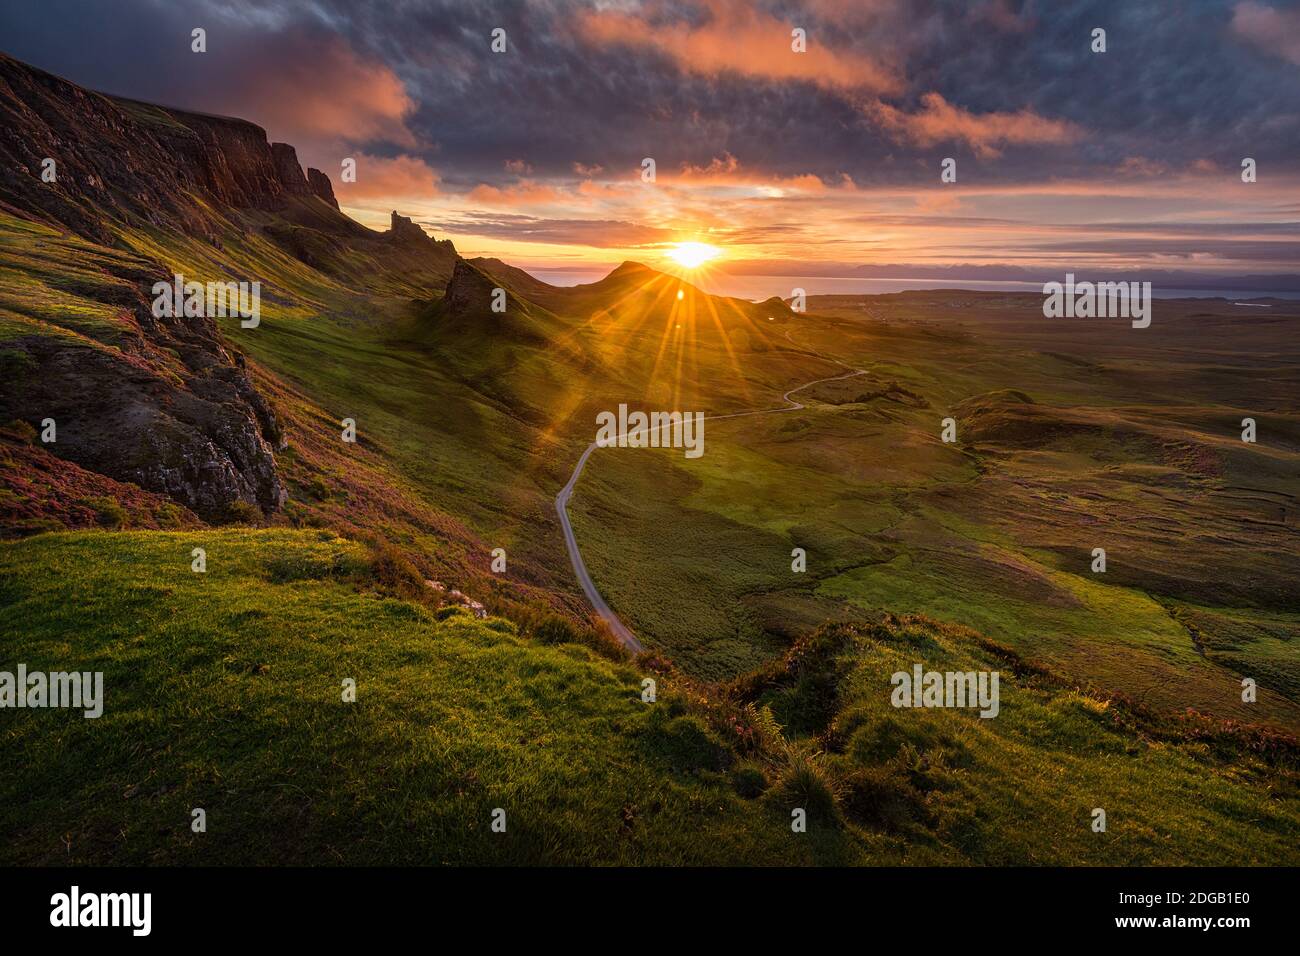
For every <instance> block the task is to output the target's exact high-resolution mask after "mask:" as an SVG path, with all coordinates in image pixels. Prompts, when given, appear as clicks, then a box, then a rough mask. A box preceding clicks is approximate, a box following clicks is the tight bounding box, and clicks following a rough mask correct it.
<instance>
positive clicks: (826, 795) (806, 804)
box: [767, 749, 839, 823]
mask: <svg viewBox="0 0 1300 956" xmlns="http://www.w3.org/2000/svg"><path fill="white" fill-rule="evenodd" d="M767 797H768V799H769V800H771V802H772V803H774V804H775V805H776V806H778V807H780V808H781V809H783V810H793V809H795V808H796V807H802V808H803V809H804V810H806V811H807V812H808V817H809V819H810V820H813V821H819V822H821V823H831V822H834V821H835V820H837V819H838V817H839V807H838V802H839V785H838V784H837V783H836V781H835V778H834V776H833V775H832V773H831V771H830V768H829V767H827V766H826V762H825V761H824V760H823V759H822V758H821V755H819V754H805V753H803V752H801V751H798V750H794V749H790V750H789V751H788V752H787V756H786V763H785V766H784V767H783V768H782V770H781V776H780V777H779V778H778V779H777V782H776V785H775V786H773V787H772V788H771V789H770V790H768V792H767Z"/></svg>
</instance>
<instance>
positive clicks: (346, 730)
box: [0, 529, 1300, 865]
mask: <svg viewBox="0 0 1300 956" xmlns="http://www.w3.org/2000/svg"><path fill="white" fill-rule="evenodd" d="M194 547H203V548H204V549H205V550H206V554H207V568H208V570H207V572H206V573H205V574H198V573H194V572H193V571H191V569H190V562H191V557H190V551H191V549H192V548H194ZM370 560H371V559H370V557H369V553H368V552H367V551H366V549H364V548H362V547H360V546H359V545H357V544H355V543H353V542H350V541H347V540H344V539H340V538H337V537H335V536H334V535H333V534H332V533H330V532H327V531H318V532H302V531H283V530H264V531H249V530H236V529H232V530H224V531H192V532H180V533H168V532H117V533H108V532H77V533H58V534H45V535H39V536H36V537H33V538H29V539H26V540H24V541H21V542H10V543H5V544H3V545H0V607H2V608H3V610H2V611H0V613H2V614H3V618H4V624H5V626H4V632H5V633H6V635H8V636H7V637H6V639H5V642H4V644H3V655H2V656H0V669H6V670H13V669H14V668H15V667H16V665H17V664H18V663H19V662H21V663H24V664H26V665H27V667H28V668H29V670H65V669H78V670H90V671H103V672H104V685H105V693H104V714H103V716H102V717H100V718H98V719H94V720H87V719H85V718H83V717H82V716H81V715H80V713H79V712H76V713H74V712H69V711H64V710H21V711H20V710H6V711H4V712H3V727H2V731H0V732H2V742H3V746H2V747H0V829H3V832H5V833H6V842H5V845H4V850H3V851H2V853H0V859H2V860H3V862H6V863H43V864H54V863H65V864H86V863H116V864H127V863H179V864H198V865H206V864H220V863H259V864H268V863H276V864H283V863H326V864H328V863H339V864H345V863H350V864H370V863H419V864H438V863H449V864H450V863H461V864H464V863H522V864H540V863H552V864H577V863H650V864H722V863H730V864H777V863H780V864H804V863H814V862H816V863H868V862H870V863H909V862H910V863H999V862H1012V863H1172V862H1190V863H1261V862H1270V863H1281V862H1290V863H1294V862H1295V861H1296V849H1295V846H1294V842H1293V841H1292V840H1291V839H1290V835H1291V834H1293V833H1294V832H1295V828H1296V826H1297V824H1300V814H1298V813H1297V806H1296V801H1295V783H1294V767H1293V765H1292V763H1291V761H1292V755H1291V752H1290V751H1289V750H1286V749H1285V748H1283V749H1281V750H1278V749H1277V746H1278V745H1275V744H1270V743H1269V740H1268V739H1267V738H1264V739H1262V740H1263V743H1264V744H1266V745H1267V746H1262V747H1260V746H1256V747H1254V748H1252V747H1251V746H1249V743H1250V740H1251V739H1253V738H1243V737H1239V736H1236V735H1234V734H1235V732H1232V731H1230V730H1222V729H1214V728H1215V727H1217V725H1210V724H1205V725H1202V724H1195V725H1191V729H1189V728H1188V727H1185V726H1183V725H1181V724H1174V725H1166V724H1162V723H1158V722H1152V721H1151V719H1150V718H1148V717H1144V716H1142V715H1141V714H1140V713H1137V714H1136V716H1135V712H1131V711H1129V710H1128V709H1126V707H1125V706H1124V705H1123V704H1122V703H1108V702H1106V701H1102V700H1098V699H1096V698H1092V697H1088V696H1085V695H1081V694H1079V693H1078V692H1076V691H1073V690H1070V689H1068V688H1066V687H1063V686H1060V685H1058V684H1055V683H1053V682H1051V681H1047V680H1046V679H1043V678H1039V677H1035V676H1034V674H1033V673H1032V672H1026V673H1024V674H1022V675H1021V676H1016V675H1015V673H1014V672H1015V671H1017V669H1018V667H1019V665H1018V664H1017V663H1015V661H1014V659H1012V658H1007V657H1006V656H1005V655H1002V654H1000V653H999V652H994V651H992V650H989V649H988V648H987V647H986V646H985V645H983V644H981V642H980V640H979V639H978V638H977V637H976V636H975V635H973V634H971V633H969V632H965V631H962V630H960V629H955V628H952V627H947V626H940V625H936V624H933V623H929V622H924V621H906V622H901V623H895V624H892V625H886V626H880V627H857V628H843V629H832V630H831V631H826V632H823V637H822V638H820V639H819V641H818V642H814V643H813V645H810V646H811V650H808V651H806V652H805V653H804V654H803V657H802V660H803V661H804V664H803V665H802V666H801V667H799V668H793V669H792V668H786V667H784V666H776V667H774V668H772V669H769V670H768V671H766V672H765V674H764V675H760V676H759V677H756V678H754V679H752V680H751V681H750V682H749V683H748V684H747V685H745V686H747V687H748V690H742V691H741V693H742V696H744V695H749V696H750V697H751V699H753V700H755V701H756V702H757V703H759V704H761V705H763V706H765V707H768V708H770V710H771V712H772V713H773V714H774V715H775V717H776V720H775V722H773V721H772V720H771V718H770V717H769V718H765V719H766V720H767V721H768V722H767V723H766V724H763V723H762V722H761V721H760V723H759V724H757V725H755V726H759V727H761V728H762V729H761V732H760V734H759V737H758V738H752V737H745V736H743V735H742V736H733V735H729V734H728V733H726V732H724V730H722V729H721V728H723V727H724V726H725V725H729V724H731V723H732V722H734V720H735V719H737V718H735V717H727V716H724V715H726V714H740V713H742V712H741V711H735V710H733V709H728V708H731V707H733V706H734V705H730V704H727V703H726V699H727V698H725V697H721V696H714V697H713V698H712V699H710V698H707V697H701V696H700V695H699V692H698V691H696V690H692V689H691V685H690V684H689V683H686V684H682V683H680V682H679V681H678V680H677V679H675V678H670V677H664V676H663V675H660V677H661V680H662V684H661V692H660V697H659V700H658V701H657V702H656V703H655V704H653V705H647V704H645V703H642V702H641V700H640V692H641V679H642V677H643V676H644V673H645V672H644V671H643V670H642V669H641V668H639V667H636V666H632V665H627V664H617V663H612V662H610V661H608V660H605V659H603V658H599V657H596V656H595V655H593V654H592V653H591V652H590V651H588V650H587V649H585V648H582V647H578V646H576V645H563V644H562V645H542V644H536V643H532V642H530V641H527V640H524V639H521V638H520V637H518V636H516V634H515V633H514V631H515V628H514V626H513V625H512V624H511V623H510V622H507V621H503V620H500V619H487V620H483V621H480V620H476V619H474V618H472V617H470V616H468V615H465V614H463V613H453V614H450V615H449V616H448V615H444V614H435V613H434V612H433V611H432V610H430V608H428V607H426V606H424V605H422V604H418V603H412V602H410V601H406V600H398V599H395V598H393V597H390V596H386V594H385V593H384V592H383V591H382V589H381V588H380V586H379V585H378V584H377V583H376V580H375V578H374V575H373V573H372V571H371V565H370ZM70 595H73V596H75V598H73V599H70V597H69V596H70ZM439 618H445V619H442V620H440V619H439ZM20 621H21V622H23V624H22V627H21V628H19V627H17V626H15V624H16V622H20ZM846 635H847V636H846ZM916 661H921V662H924V663H925V664H926V666H930V667H936V668H939V667H942V668H945V669H968V668H974V667H978V668H982V669H988V668H992V669H999V670H1001V671H1002V672H1003V681H1002V685H1001V691H1002V713H1001V715H1000V716H999V717H998V718H996V719H994V720H989V721H982V720H980V719H979V718H977V717H975V716H973V715H972V714H970V713H967V712H953V711H935V710H928V711H919V710H911V711H897V710H894V709H893V708H891V707H890V706H889V702H888V701H889V688H888V686H887V677H888V674H889V673H890V672H891V671H893V670H895V669H909V668H910V666H911V664H912V663H913V662H916ZM794 673H800V674H803V675H804V676H803V677H802V678H801V679H799V680H797V681H793V682H792V681H791V679H790V678H789V676H788V675H790V674H794ZM818 675H821V676H818ZM345 678H353V679H355V680H356V682H357V700H356V702H355V703H345V702H343V700H342V696H341V691H342V682H343V680H344V679H345ZM748 713H751V714H752V713H754V712H753V711H749V712H748ZM743 719H745V720H751V721H752V720H754V719H756V718H753V717H751V718H743ZM779 725H785V727H786V730H785V731H784V734H783V733H782V731H781V729H780V726H779ZM755 740H757V742H755ZM746 741H749V742H748V743H746ZM742 794H744V796H742ZM792 806H804V807H805V808H806V809H808V810H809V814H810V827H809V832H808V833H807V834H803V835H797V834H793V833H791V832H790V830H789V811H790V808H791V807H792ZM1093 806H1102V807H1105V808H1106V809H1107V812H1108V817H1109V821H1110V826H1109V829H1108V831H1107V833H1105V834H1095V833H1093V832H1092V831H1091V830H1090V828H1089V823H1090V816H1089V814H1090V812H1091V808H1092V807H1093ZM195 807H201V808H203V809H204V810H205V811H206V813H207V832H205V833H194V832H192V830H191V828H190V820H191V810H192V809H193V808H195ZM497 807H500V808H503V809H505V811H506V820H507V830H506V833H504V834H500V833H493V832H492V830H491V827H490V820H491V814H492V811H493V810H494V808H497Z"/></svg>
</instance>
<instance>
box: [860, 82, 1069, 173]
mask: <svg viewBox="0 0 1300 956" xmlns="http://www.w3.org/2000/svg"><path fill="white" fill-rule="evenodd" d="M921 104H922V108H921V109H920V110H919V111H918V112H915V113H907V112H904V111H903V110H901V109H898V108H897V107H894V106H890V105H889V104H888V103H883V102H880V101H877V102H875V103H872V104H869V105H868V106H867V107H866V108H865V109H866V112H867V113H868V115H869V116H871V118H872V119H874V120H875V121H876V122H877V123H878V124H879V125H880V126H881V128H882V129H884V130H885V131H886V132H888V133H890V134H892V135H894V136H897V137H898V138H900V139H905V140H908V141H910V142H913V143H916V144H917V145H918V146H934V145H936V144H938V143H944V142H964V143H966V144H967V145H968V146H970V147H971V149H973V150H974V151H975V152H976V154H977V155H979V156H984V157H991V156H998V155H1000V152H1001V151H1000V149H999V147H1001V146H1005V145H1009V144H1037V145H1042V144H1059V143H1070V142H1074V141H1075V140H1077V139H1078V138H1079V137H1080V136H1082V134H1083V131H1082V129H1081V128H1080V127H1078V126H1077V125H1076V124H1074V123H1071V122H1069V121H1067V120H1055V119H1048V118H1047V117H1044V116H1039V115H1038V114H1037V113H1035V112H1034V111H1033V110H1031V109H1028V108H1026V109H1021V110H1018V111H1017V112H1014V113H996V112H995V113H978V114H977V113H972V112H970V111H969V110H965V109H962V108H961V107H960V106H954V105H953V104H951V103H949V102H948V101H947V100H946V99H944V98H943V96H942V95H941V94H939V93H934V92H931V93H926V94H925V95H924V96H922V97H921Z"/></svg>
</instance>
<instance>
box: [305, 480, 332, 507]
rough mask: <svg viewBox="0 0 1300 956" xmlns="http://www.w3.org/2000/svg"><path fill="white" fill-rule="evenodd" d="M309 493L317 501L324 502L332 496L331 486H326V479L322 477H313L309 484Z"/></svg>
mask: <svg viewBox="0 0 1300 956" xmlns="http://www.w3.org/2000/svg"><path fill="white" fill-rule="evenodd" d="M307 493H308V494H309V495H311V496H312V497H313V498H315V499H316V500H317V501H324V500H325V499H327V498H328V497H329V496H330V486H329V485H327V484H325V479H324V478H322V477H321V476H320V475H313V476H312V479H311V481H309V482H307Z"/></svg>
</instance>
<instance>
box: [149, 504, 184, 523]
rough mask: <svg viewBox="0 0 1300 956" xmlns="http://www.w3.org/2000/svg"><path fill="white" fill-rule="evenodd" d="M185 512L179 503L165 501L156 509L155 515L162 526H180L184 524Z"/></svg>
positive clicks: (155, 519)
mask: <svg viewBox="0 0 1300 956" xmlns="http://www.w3.org/2000/svg"><path fill="white" fill-rule="evenodd" d="M183 514H184V512H182V511H181V509H180V506H179V505H176V504H173V503H172V502H170V501H165V502H163V503H162V504H160V505H159V506H158V507H157V509H155V510H154V513H153V517H154V521H156V522H157V523H158V527H160V528H180V527H182V526H183V525H184V520H183Z"/></svg>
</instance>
